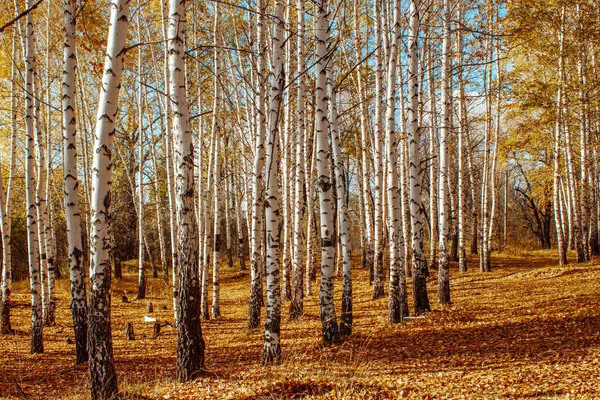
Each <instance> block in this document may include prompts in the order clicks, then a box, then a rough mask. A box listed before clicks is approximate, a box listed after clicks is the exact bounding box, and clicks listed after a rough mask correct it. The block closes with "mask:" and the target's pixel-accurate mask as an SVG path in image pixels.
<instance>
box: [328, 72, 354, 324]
mask: <svg viewBox="0 0 600 400" xmlns="http://www.w3.org/2000/svg"><path fill="white" fill-rule="evenodd" d="M327 96H328V97H329V133H330V136H331V147H332V150H333V151H332V154H333V165H334V174H335V190H336V200H337V216H338V221H339V235H340V242H341V247H342V251H341V252H342V313H341V316H340V335H341V336H350V335H351V334H352V249H351V247H350V221H349V216H348V195H347V193H346V176H345V174H344V161H343V159H342V148H341V144H340V132H339V129H338V111H337V93H336V89H335V87H334V81H333V74H332V71H331V69H330V68H329V69H328V71H327Z"/></svg>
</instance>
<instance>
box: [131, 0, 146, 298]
mask: <svg viewBox="0 0 600 400" xmlns="http://www.w3.org/2000/svg"><path fill="white" fill-rule="evenodd" d="M137 6H138V10H137V40H138V41H139V42H140V43H141V42H142V37H141V36H142V35H141V21H140V19H141V16H142V10H141V8H140V7H141V1H140V0H138V4H137ZM137 64H138V65H137V76H138V78H137V79H138V82H137V86H138V87H137V117H138V120H137V124H138V141H139V143H138V186H137V189H138V198H137V201H138V204H137V209H138V213H137V218H138V291H137V298H138V300H141V299H145V298H146V271H145V270H144V127H143V124H144V105H143V99H142V46H140V47H138V59H137ZM133 182H134V184H135V176H134V178H133Z"/></svg>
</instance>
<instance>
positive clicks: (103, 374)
mask: <svg viewBox="0 0 600 400" xmlns="http://www.w3.org/2000/svg"><path fill="white" fill-rule="evenodd" d="M129 3H130V0H113V1H112V2H111V6H110V26H109V30H108V43H107V46H106V57H105V60H104V73H103V76H102V88H101V90H100V94H99V99H98V112H97V118H96V131H95V143H94V149H95V151H94V160H93V167H92V201H91V210H90V213H91V216H92V218H91V221H92V236H91V243H90V250H91V264H90V305H89V327H88V351H89V362H88V366H89V371H90V390H91V393H90V395H91V398H92V399H106V398H114V397H116V396H117V394H118V388H117V376H116V374H115V368H114V363H113V346H112V332H111V317H110V307H111V298H110V295H111V264H110V249H111V241H110V235H109V227H110V223H111V221H110V203H111V192H110V189H111V186H112V164H113V161H112V150H113V142H114V136H115V119H116V117H117V113H118V111H119V110H118V103H119V92H120V87H121V75H122V73H123V58H124V55H125V41H126V38H127V25H128V19H129Z"/></svg>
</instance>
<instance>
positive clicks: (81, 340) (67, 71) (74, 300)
mask: <svg viewBox="0 0 600 400" xmlns="http://www.w3.org/2000/svg"><path fill="white" fill-rule="evenodd" d="M64 7H65V13H64V14H65V20H64V26H65V29H64V54H63V86H62V89H63V96H62V107H63V115H62V117H63V121H62V122H63V171H64V183H65V219H66V222H67V242H68V252H69V277H70V280H71V313H72V316H73V330H74V332H75V352H76V354H77V358H76V364H81V363H83V362H86V361H87V359H88V353H87V342H86V340H87V318H86V313H87V298H86V292H85V273H84V263H83V250H82V249H83V246H82V242H81V214H80V211H79V176H78V174H77V126H76V115H77V114H76V112H75V73H76V69H77V58H76V55H75V32H76V26H77V25H76V24H77V0H65V6H64Z"/></svg>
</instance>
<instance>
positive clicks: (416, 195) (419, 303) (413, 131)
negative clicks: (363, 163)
mask: <svg viewBox="0 0 600 400" xmlns="http://www.w3.org/2000/svg"><path fill="white" fill-rule="evenodd" d="M419 3H420V2H419V0H411V2H410V21H409V43H408V50H409V54H408V98H409V104H408V157H409V160H408V161H409V165H410V167H409V174H410V180H409V191H410V219H411V225H412V266H413V297H414V302H415V312H416V313H417V314H418V313H422V312H425V311H429V310H430V307H429V297H428V295H427V286H426V283H427V282H426V277H427V260H425V250H424V245H423V215H422V214H423V210H422V208H421V188H422V181H423V179H422V174H423V172H422V170H421V162H420V155H419V142H420V134H419V116H418V106H419V71H418V61H419V60H418V56H417V51H418V46H419V43H418V42H419V10H420V5H419Z"/></svg>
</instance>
